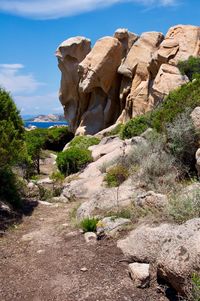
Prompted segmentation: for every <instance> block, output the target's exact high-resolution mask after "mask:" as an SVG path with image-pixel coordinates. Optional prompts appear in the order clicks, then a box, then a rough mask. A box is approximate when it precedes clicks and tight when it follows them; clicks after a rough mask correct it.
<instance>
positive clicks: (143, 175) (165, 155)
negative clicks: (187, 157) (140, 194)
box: [127, 131, 182, 193]
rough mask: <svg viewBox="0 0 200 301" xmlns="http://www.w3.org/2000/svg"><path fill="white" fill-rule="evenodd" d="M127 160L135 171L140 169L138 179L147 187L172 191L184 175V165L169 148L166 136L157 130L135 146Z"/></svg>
mask: <svg viewBox="0 0 200 301" xmlns="http://www.w3.org/2000/svg"><path fill="white" fill-rule="evenodd" d="M147 158H148V159H147ZM127 160H128V164H129V166H131V170H132V171H133V172H134V171H135V170H136V171H137V170H138V168H139V169H140V172H139V174H138V179H140V181H141V183H142V186H143V187H145V188H146V189H150V190H151V189H152V190H156V191H159V192H161V191H162V192H166V193H167V192H170V191H172V190H173V189H174V187H175V186H176V184H177V180H178V179H179V178H180V177H181V175H182V167H181V166H180V164H178V163H177V162H176V160H175V158H174V156H173V155H172V154H171V153H170V152H169V151H168V150H167V147H166V137H165V136H164V135H161V134H159V133H157V132H156V131H153V132H152V133H151V135H149V138H148V139H147V140H146V141H144V142H143V143H140V144H138V145H137V146H136V147H134V148H133V151H132V153H131V154H130V155H129V157H128V158H127Z"/></svg>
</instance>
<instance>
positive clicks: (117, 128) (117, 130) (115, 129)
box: [106, 123, 123, 136]
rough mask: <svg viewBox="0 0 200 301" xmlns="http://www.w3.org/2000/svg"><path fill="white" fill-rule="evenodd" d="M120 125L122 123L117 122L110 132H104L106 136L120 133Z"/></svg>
mask: <svg viewBox="0 0 200 301" xmlns="http://www.w3.org/2000/svg"><path fill="white" fill-rule="evenodd" d="M122 126H123V124H122V123H119V124H117V125H116V127H115V128H114V129H113V130H111V131H110V132H108V133H106V136H114V135H118V134H120V132H121V129H122Z"/></svg>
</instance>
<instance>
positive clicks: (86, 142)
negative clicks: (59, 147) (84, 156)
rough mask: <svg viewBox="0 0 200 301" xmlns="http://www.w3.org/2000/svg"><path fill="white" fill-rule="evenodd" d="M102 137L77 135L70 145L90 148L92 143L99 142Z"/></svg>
mask: <svg viewBox="0 0 200 301" xmlns="http://www.w3.org/2000/svg"><path fill="white" fill-rule="evenodd" d="M99 142H100V139H99V138H96V137H92V136H76V137H75V138H74V139H73V140H72V141H71V142H70V145H69V146H70V147H76V148H80V149H88V148H89V147H90V146H92V145H96V144H99Z"/></svg>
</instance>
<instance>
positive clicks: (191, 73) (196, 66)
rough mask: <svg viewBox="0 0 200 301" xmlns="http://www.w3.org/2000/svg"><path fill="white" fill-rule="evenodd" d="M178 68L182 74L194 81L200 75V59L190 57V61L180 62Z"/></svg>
mask: <svg viewBox="0 0 200 301" xmlns="http://www.w3.org/2000/svg"><path fill="white" fill-rule="evenodd" d="M178 68H179V70H180V71H181V74H183V75H187V77H188V78H189V79H190V80H192V79H194V78H195V77H196V76H197V75H198V74H200V58H199V57H194V56H190V57H189V59H188V60H186V61H181V62H179V63H178Z"/></svg>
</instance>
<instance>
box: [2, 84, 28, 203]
mask: <svg viewBox="0 0 200 301" xmlns="http://www.w3.org/2000/svg"><path fill="white" fill-rule="evenodd" d="M24 150H25V143H24V127H23V121H22V119H21V117H20V115H19V111H18V110H17V108H16V105H15V104H14V102H13V100H12V98H11V96H10V94H9V93H8V92H6V91H5V90H4V89H2V88H0V200H6V201H8V202H9V203H11V204H12V205H13V206H19V204H20V193H19V185H18V180H17V177H16V176H15V174H14V173H13V172H12V168H11V167H12V166H13V165H14V164H16V163H18V162H19V160H20V159H21V156H22V154H23V153H24Z"/></svg>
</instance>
